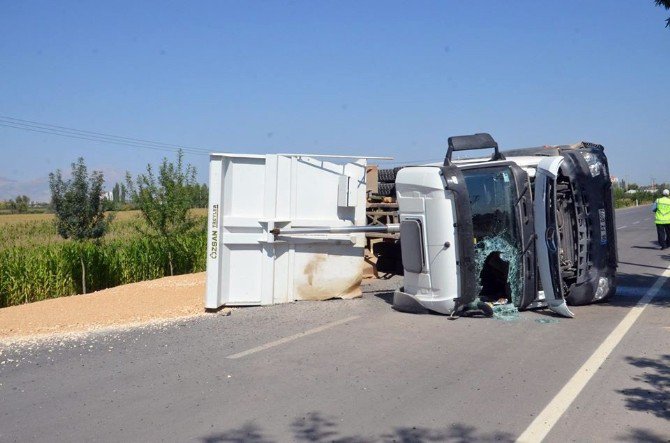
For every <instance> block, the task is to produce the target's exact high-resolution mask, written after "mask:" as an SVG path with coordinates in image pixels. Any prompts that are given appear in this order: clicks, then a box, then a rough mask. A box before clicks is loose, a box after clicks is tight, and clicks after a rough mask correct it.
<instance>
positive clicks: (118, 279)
mask: <svg viewBox="0 0 670 443" xmlns="http://www.w3.org/2000/svg"><path fill="white" fill-rule="evenodd" d="M2 218H4V217H0V307H6V306H12V305H17V304H22V303H29V302H33V301H39V300H45V299H48V298H55V297H62V296H65V295H74V294H79V293H81V292H82V287H81V275H82V269H81V261H80V260H81V259H82V258H83V261H84V263H85V267H86V289H87V291H88V292H93V291H97V290H100V289H105V288H110V287H113V286H118V285H122V284H126V283H133V282H138V281H142V280H150V279H156V278H160V277H164V276H166V275H170V265H169V260H168V257H169V256H170V255H171V257H172V262H173V266H174V274H175V275H176V274H185V273H190V272H200V271H204V270H205V262H206V256H205V249H206V241H207V240H206V234H205V224H206V221H205V217H203V216H202V215H197V218H198V221H199V224H198V226H199V229H197V230H195V231H193V232H191V233H188V234H185V235H183V236H181V237H179V238H177V239H176V241H174V242H170V244H165V242H161V241H159V240H158V239H155V238H151V237H146V236H142V235H140V234H139V232H138V230H137V227H138V226H139V225H140V224H141V223H142V221H141V219H140V218H139V217H138V216H137V214H135V215H134V216H129V215H124V216H123V217H119V218H118V219H117V220H116V221H114V222H113V223H112V227H111V230H110V232H109V234H108V235H107V236H105V237H104V239H103V240H102V241H100V242H84V243H78V242H74V241H69V240H63V239H61V238H60V237H59V236H58V235H57V234H56V230H55V228H54V225H53V221H52V220H51V219H48V216H45V217H44V219H29V220H27V221H22V220H20V219H19V220H18V221H17V220H12V221H9V222H3V221H2Z"/></svg>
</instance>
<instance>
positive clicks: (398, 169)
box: [393, 166, 404, 180]
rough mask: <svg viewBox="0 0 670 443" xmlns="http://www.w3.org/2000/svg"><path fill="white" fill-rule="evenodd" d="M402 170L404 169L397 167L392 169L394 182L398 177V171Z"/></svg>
mask: <svg viewBox="0 0 670 443" xmlns="http://www.w3.org/2000/svg"><path fill="white" fill-rule="evenodd" d="M402 168H404V166H397V167H395V168H393V178H394V180H395V177H396V176H397V175H398V171H400V170H401V169H402Z"/></svg>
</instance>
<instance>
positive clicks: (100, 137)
mask: <svg viewBox="0 0 670 443" xmlns="http://www.w3.org/2000/svg"><path fill="white" fill-rule="evenodd" d="M0 126H4V127H7V128H13V129H19V130H23V131H30V132H37V133H42V134H49V135H57V136H60V137H68V138H74V139H79V140H89V141H95V142H102V143H110V144H115V145H121V146H128V147H135V148H142V149H153V150H159V151H169V152H175V151H177V150H178V149H182V150H183V151H184V152H188V153H191V154H197V155H208V154H209V153H210V152H211V150H209V149H206V148H197V147H191V146H181V145H175V144H171V143H163V142H156V141H152V140H145V139H139V138H132V137H124V136H118V135H112V134H105V133H102V132H94V131H86V130H82V129H75V128H69V127H65V126H58V125H52V124H48V123H39V122H34V121H31V120H22V119H18V118H14V117H6V116H0Z"/></svg>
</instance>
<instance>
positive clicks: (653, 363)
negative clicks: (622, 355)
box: [617, 354, 670, 420]
mask: <svg viewBox="0 0 670 443" xmlns="http://www.w3.org/2000/svg"><path fill="white" fill-rule="evenodd" d="M626 361H627V362H628V363H629V364H631V365H633V366H635V367H637V368H640V369H643V370H644V372H643V373H642V374H641V375H637V376H635V377H633V380H634V381H637V382H642V383H644V386H639V387H635V388H629V389H622V390H619V391H617V392H618V393H620V394H622V395H624V396H626V399H625V400H626V407H627V408H628V409H630V410H632V411H640V412H646V413H650V414H654V415H655V416H656V417H659V418H663V419H665V420H670V395H669V394H670V354H665V355H660V356H659V357H658V358H655V359H654V358H646V357H641V358H640V357H626Z"/></svg>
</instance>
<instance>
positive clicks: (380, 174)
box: [377, 169, 396, 183]
mask: <svg viewBox="0 0 670 443" xmlns="http://www.w3.org/2000/svg"><path fill="white" fill-rule="evenodd" d="M395 173H396V170H395V169H379V170H377V180H379V182H380V183H395Z"/></svg>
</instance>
